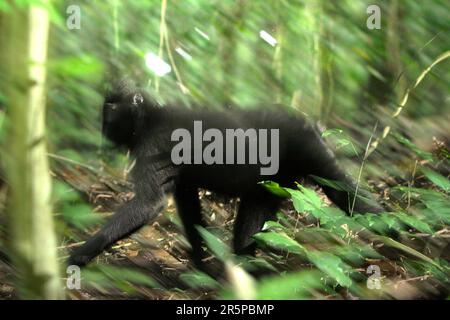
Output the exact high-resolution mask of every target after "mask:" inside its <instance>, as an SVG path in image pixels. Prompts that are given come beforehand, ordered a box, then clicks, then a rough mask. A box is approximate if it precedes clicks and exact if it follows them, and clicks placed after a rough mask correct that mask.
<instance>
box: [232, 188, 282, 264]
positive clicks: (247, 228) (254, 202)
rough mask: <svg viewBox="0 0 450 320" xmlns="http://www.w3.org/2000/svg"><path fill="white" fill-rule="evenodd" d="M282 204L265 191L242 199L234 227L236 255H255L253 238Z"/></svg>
mask: <svg viewBox="0 0 450 320" xmlns="http://www.w3.org/2000/svg"><path fill="white" fill-rule="evenodd" d="M281 202H282V199H281V198H279V197H278V196H276V195H273V194H270V193H269V192H267V191H265V190H258V191H256V192H255V193H254V194H251V195H247V196H244V197H242V198H241V203H240V205H239V210H238V214H237V217H236V221H235V225H234V238H233V248H234V252H235V253H237V254H250V255H253V254H254V251H255V249H256V244H255V242H254V240H253V239H252V237H253V236H254V235H255V234H256V233H258V232H259V231H261V229H262V227H263V226H264V222H266V221H267V220H270V219H273V218H274V217H275V213H276V211H277V210H278V208H279V207H280V204H281Z"/></svg>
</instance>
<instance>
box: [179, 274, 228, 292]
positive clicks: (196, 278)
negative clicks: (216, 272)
mask: <svg viewBox="0 0 450 320" xmlns="http://www.w3.org/2000/svg"><path fill="white" fill-rule="evenodd" d="M180 279H181V280H182V281H183V282H184V283H185V284H187V285H188V286H189V287H191V288H193V289H197V288H211V289H215V288H218V287H219V283H218V282H217V281H216V280H214V279H213V278H211V277H210V276H209V275H207V274H206V273H204V272H201V271H193V272H186V273H183V274H181V276H180Z"/></svg>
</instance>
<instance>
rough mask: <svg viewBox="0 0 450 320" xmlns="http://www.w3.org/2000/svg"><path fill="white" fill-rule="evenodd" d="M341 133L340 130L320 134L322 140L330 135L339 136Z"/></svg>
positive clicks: (328, 130)
mask: <svg viewBox="0 0 450 320" xmlns="http://www.w3.org/2000/svg"><path fill="white" fill-rule="evenodd" d="M342 132H343V131H342V130H341V129H327V130H325V131H324V132H322V138H326V137H328V136H331V135H339V134H341V133H342Z"/></svg>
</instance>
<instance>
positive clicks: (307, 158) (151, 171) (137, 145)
mask: <svg viewBox="0 0 450 320" xmlns="http://www.w3.org/2000/svg"><path fill="white" fill-rule="evenodd" d="M194 120H202V122H203V129H204V130H206V129H208V128H217V129H219V130H220V131H222V132H223V131H224V130H225V129H233V128H242V129H244V130H245V129H247V128H256V129H279V130H280V131H279V132H280V138H279V139H280V140H279V146H280V150H279V159H280V161H279V171H278V173H277V174H276V175H273V176H261V175H260V171H259V169H260V165H249V164H246V165H242V164H241V165H216V164H215V165H206V164H198V165H174V164H173V163H172V161H171V157H170V155H171V150H172V147H173V146H174V144H175V142H171V139H170V138H171V133H172V131H173V130H175V129H177V128H186V129H188V130H189V131H190V132H191V133H192V130H193V122H194ZM103 133H104V135H105V136H106V137H107V138H108V139H110V140H111V141H112V142H113V143H114V144H116V145H117V146H122V147H125V148H127V149H129V150H131V153H132V155H133V157H134V158H135V159H136V165H135V167H134V169H133V171H132V177H133V180H134V183H135V193H136V195H135V197H134V199H133V200H131V201H130V202H129V203H127V204H125V205H124V206H123V207H122V208H121V209H120V210H119V211H118V212H117V213H116V214H115V215H114V216H113V217H112V218H111V219H110V220H109V221H108V223H107V224H106V225H105V226H104V227H103V228H102V229H101V230H100V231H99V232H98V233H97V234H96V235H94V236H93V237H92V238H90V239H88V241H87V242H86V243H85V244H84V245H83V246H81V247H80V248H78V249H76V250H75V251H74V252H73V253H72V255H71V258H70V261H69V263H70V264H76V265H84V264H86V263H87V262H89V261H90V260H91V259H92V258H94V257H95V256H96V255H98V254H99V253H101V252H102V251H103V250H104V249H105V248H107V247H108V246H110V245H111V244H113V243H114V242H116V241H117V240H119V239H121V238H123V237H125V236H127V235H129V234H130V233H132V232H134V231H135V230H137V229H138V228H140V227H141V226H143V225H144V224H146V223H147V222H149V221H150V220H151V219H153V218H155V217H156V216H157V214H158V213H160V212H161V211H162V210H163V208H164V206H165V203H166V201H165V200H164V198H165V195H167V194H173V195H174V198H175V202H176V206H177V209H178V213H179V214H180V216H181V220H182V222H183V225H184V228H185V233H186V236H187V238H188V240H189V242H190V243H191V246H192V257H193V260H194V262H195V263H196V264H197V265H199V266H200V265H201V258H202V249H201V243H202V241H201V237H200V235H199V234H198V232H197V230H196V228H195V225H204V223H203V220H202V217H201V208H200V201H199V198H198V189H199V188H204V189H208V190H211V191H212V192H216V193H220V194H224V195H227V196H231V197H239V198H240V200H241V202H240V207H239V211H238V214H237V218H236V224H235V228H234V240H233V247H234V250H235V252H237V253H246V252H251V251H252V250H251V248H252V247H253V246H252V236H253V235H254V234H255V233H257V232H258V231H260V230H261V228H262V226H263V224H264V222H265V221H266V220H268V219H271V218H272V217H273V216H274V213H275V212H276V210H277V209H278V208H279V206H280V204H281V202H282V199H281V198H279V197H277V196H275V195H273V194H271V193H269V192H268V191H266V190H265V189H264V188H263V187H262V186H261V185H259V184H258V182H259V181H262V180H272V181H275V182H278V183H279V184H280V185H283V186H291V185H292V184H293V183H294V181H296V180H297V179H299V178H301V177H308V176H310V175H315V176H319V177H322V178H325V179H329V180H337V181H340V182H343V183H345V184H346V185H347V186H350V187H354V183H353V181H352V180H351V179H350V178H348V177H347V176H346V174H345V173H344V172H343V171H342V170H341V169H340V168H339V166H338V164H337V162H336V160H335V158H334V156H333V154H332V152H331V151H330V150H329V149H328V148H327V147H326V145H325V144H324V142H323V141H322V139H321V137H320V135H319V134H318V132H317V131H316V130H315V129H314V127H313V126H312V125H311V124H310V123H309V122H308V121H307V120H306V119H305V118H304V117H303V116H301V115H299V114H298V113H293V112H288V111H287V110H286V109H282V108H280V107H274V108H267V109H265V110H251V111H248V110H227V111H222V112H221V111H209V110H206V109H202V110H196V109H193V110H189V109H186V108H177V107H170V106H167V107H160V106H159V105H158V104H157V103H155V102H154V101H152V99H150V98H149V97H147V96H146V95H145V94H144V93H143V92H139V91H138V90H136V89H134V87H133V86H132V85H130V84H128V83H126V82H124V83H122V84H120V85H119V86H118V87H116V88H115V89H114V90H113V94H109V95H107V97H106V100H105V104H104V106H103ZM323 188H324V191H325V193H326V194H327V196H328V197H329V198H330V199H331V200H332V201H333V202H334V203H335V204H336V205H338V206H339V207H340V208H341V209H343V210H344V211H346V212H349V211H350V210H349V208H350V205H351V204H350V203H349V199H352V197H349V195H348V192H345V191H337V190H335V189H333V188H331V187H327V186H324V187H323ZM363 194H364V195H367V193H365V192H363ZM354 210H355V211H356V212H361V213H364V212H381V211H383V209H382V208H381V206H379V205H378V204H376V203H375V202H374V201H372V202H371V203H367V202H365V201H363V200H362V199H361V198H358V199H357V201H356V205H355V207H354Z"/></svg>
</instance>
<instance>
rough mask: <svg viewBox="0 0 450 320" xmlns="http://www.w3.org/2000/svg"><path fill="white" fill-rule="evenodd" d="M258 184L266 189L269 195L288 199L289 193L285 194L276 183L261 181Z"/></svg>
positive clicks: (283, 189)
mask: <svg viewBox="0 0 450 320" xmlns="http://www.w3.org/2000/svg"><path fill="white" fill-rule="evenodd" d="M260 184H261V185H262V186H263V187H264V188H266V189H267V190H269V191H270V192H271V193H273V194H275V195H277V196H279V197H282V198H287V197H289V192H287V191H286V190H285V188H283V187H281V186H280V185H279V184H278V183H276V182H273V181H262V182H260Z"/></svg>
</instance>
